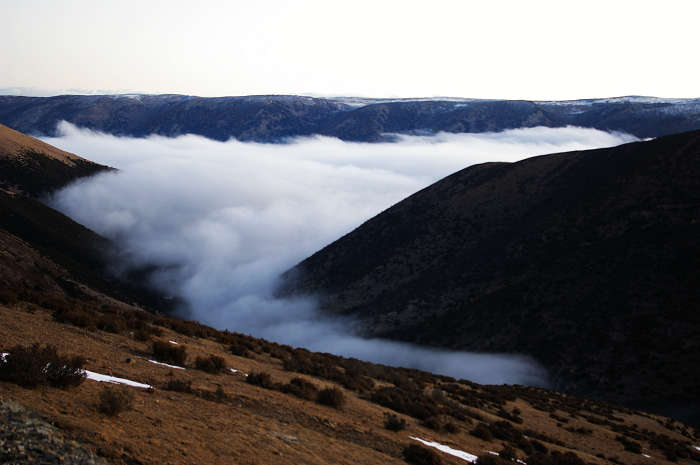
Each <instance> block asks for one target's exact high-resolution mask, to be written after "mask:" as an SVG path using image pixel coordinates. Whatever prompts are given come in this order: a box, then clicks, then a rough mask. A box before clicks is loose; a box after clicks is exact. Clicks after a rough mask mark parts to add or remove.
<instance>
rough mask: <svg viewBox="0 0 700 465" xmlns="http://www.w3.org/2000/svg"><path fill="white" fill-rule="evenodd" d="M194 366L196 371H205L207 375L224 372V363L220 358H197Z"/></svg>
mask: <svg viewBox="0 0 700 465" xmlns="http://www.w3.org/2000/svg"><path fill="white" fill-rule="evenodd" d="M194 366H195V367H196V368H197V369H198V370H203V371H206V372H207V373H221V372H222V371H224V370H226V362H225V361H224V359H223V358H222V357H219V356H216V355H210V356H209V357H199V356H198V357H197V359H196V360H195V363H194Z"/></svg>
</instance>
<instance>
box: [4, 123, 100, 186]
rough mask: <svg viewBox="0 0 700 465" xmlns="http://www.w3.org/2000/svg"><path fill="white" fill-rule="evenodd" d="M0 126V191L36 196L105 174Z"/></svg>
mask: <svg viewBox="0 0 700 465" xmlns="http://www.w3.org/2000/svg"><path fill="white" fill-rule="evenodd" d="M108 169H109V168H107V167H106V166H102V165H98V164H97V163H93V162H91V161H89V160H86V159H84V158H82V157H79V156H78V155H75V154H72V153H69V152H65V151H63V150H60V149H58V148H56V147H54V146H52V145H49V144H47V143H45V142H42V141H40V140H39V139H36V138H34V137H31V136H27V135H26V134H22V133H21V132H17V131H15V130H13V129H10V128H8V127H7V126H3V125H2V124H0V173H1V174H0V188H2V189H5V190H8V191H12V192H23V193H26V194H28V195H32V196H38V195H41V194H46V193H49V192H51V191H54V190H56V189H59V188H61V187H63V186H65V185H66V184H68V183H69V182H71V181H73V180H75V179H77V178H80V177H84V176H91V175H93V174H96V173H99V172H100V171H105V170H108Z"/></svg>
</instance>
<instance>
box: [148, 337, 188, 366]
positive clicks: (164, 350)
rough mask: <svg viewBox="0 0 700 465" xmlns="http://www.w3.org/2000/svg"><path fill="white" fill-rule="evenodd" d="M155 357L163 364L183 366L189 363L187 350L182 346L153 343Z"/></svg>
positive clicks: (160, 342) (161, 342)
mask: <svg viewBox="0 0 700 465" xmlns="http://www.w3.org/2000/svg"><path fill="white" fill-rule="evenodd" d="M153 356H154V357H155V358H156V359H157V360H159V361H161V362H163V363H170V364H172V365H180V366H182V365H184V364H185V362H187V349H185V346H182V345H174V344H170V343H169V342H163V341H153Z"/></svg>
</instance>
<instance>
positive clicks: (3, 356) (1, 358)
mask: <svg viewBox="0 0 700 465" xmlns="http://www.w3.org/2000/svg"><path fill="white" fill-rule="evenodd" d="M8 355H10V353H9V352H3V353H1V354H0V360H2V361H3V362H4V361H5V357H7V356H8Z"/></svg>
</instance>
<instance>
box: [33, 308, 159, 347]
mask: <svg viewBox="0 0 700 465" xmlns="http://www.w3.org/2000/svg"><path fill="white" fill-rule="evenodd" d="M42 305H43V306H44V307H46V308H48V309H51V310H54V312H53V318H54V320H56V321H58V322H59V323H68V324H72V325H73V326H78V327H79V328H87V329H90V330H95V329H100V330H102V331H107V332H110V333H115V334H118V333H123V332H125V331H127V330H131V331H134V337H135V338H136V339H138V340H141V341H147V340H148V339H150V337H151V336H160V335H161V334H162V331H161V330H160V329H159V328H156V327H155V326H153V325H152V324H151V322H153V319H154V317H153V315H151V314H150V313H147V312H144V311H140V310H126V309H122V308H118V307H111V306H107V305H102V306H99V307H98V306H97V305H92V304H90V303H87V304H86V303H77V301H76V303H72V302H71V301H69V300H62V299H57V298H52V299H47V300H44V301H42Z"/></svg>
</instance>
